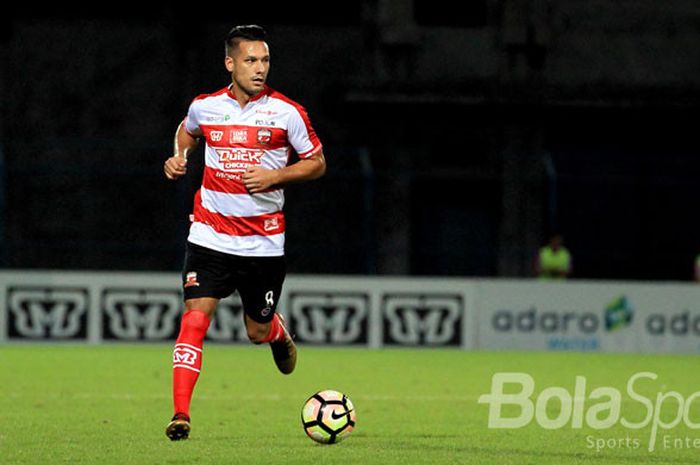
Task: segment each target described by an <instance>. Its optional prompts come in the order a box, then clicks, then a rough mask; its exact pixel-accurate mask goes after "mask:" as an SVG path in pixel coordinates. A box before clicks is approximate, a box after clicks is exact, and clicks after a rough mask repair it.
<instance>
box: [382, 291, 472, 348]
mask: <svg viewBox="0 0 700 465" xmlns="http://www.w3.org/2000/svg"><path fill="white" fill-rule="evenodd" d="M382 315H383V318H384V342H385V344H401V345H434V346H449V345H459V344H460V343H461V341H462V318H463V315H464V302H463V299H462V296H460V295H457V294H387V295H385V296H384V298H383V301H382Z"/></svg>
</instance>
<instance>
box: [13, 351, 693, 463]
mask: <svg viewBox="0 0 700 465" xmlns="http://www.w3.org/2000/svg"><path fill="white" fill-rule="evenodd" d="M171 350H172V346H171V345H169V344H168V345H166V344H157V345H103V346H76V345H5V346H1V347H0V464H3V465H10V464H42V465H45V464H106V465H111V464H120V465H124V464H183V465H185V464H187V465H195V464H196V465H207V464H212V465H213V464H216V465H221V464H237V463H241V464H324V465H326V464H338V465H340V464H343V465H346V464H402V465H414V464H462V463H464V464H468V463H475V464H490V463H498V464H518V465H523V464H537V465H539V464H557V465H559V464H583V463H592V464H617V463H619V464H638V463H664V464H665V463H669V464H685V463H688V464H690V463H697V461H698V459H697V458H698V457H700V429H692V428H690V427H688V426H686V425H685V424H684V423H682V424H680V425H678V426H677V427H674V428H673V429H669V430H659V431H658V432H657V442H656V450H655V451H654V452H649V451H648V450H647V444H648V438H649V435H650V427H645V428H642V429H637V430H632V429H626V428H624V427H622V426H620V425H619V424H617V425H615V426H613V427H612V428H610V429H605V430H593V429H591V428H588V427H585V426H584V428H581V429H574V428H571V424H570V423H569V424H568V425H566V426H565V427H563V428H561V429H551V430H548V429H545V428H542V427H541V426H540V425H539V424H537V423H536V421H534V420H533V421H532V422H531V423H530V424H528V425H527V426H526V427H524V428H520V429H510V430H505V429H489V428H488V427H487V423H488V406H487V405H485V404H479V403H478V402H477V400H478V398H479V396H480V395H481V394H485V393H487V392H489V390H490V387H491V377H492V375H493V374H494V373H496V372H509V371H511V372H512V371H515V372H526V373H528V374H530V375H531V376H532V377H533V378H534V379H535V381H536V389H535V392H536V393H538V392H540V391H541V390H542V389H544V388H547V387H551V386H562V387H564V388H566V389H568V390H569V391H570V392H572V393H573V391H574V383H575V377H576V375H581V376H586V378H587V382H588V393H590V391H591V390H592V389H594V388H596V387H600V386H613V387H615V388H617V389H619V390H620V391H623V395H626V394H624V392H625V388H626V383H627V380H628V379H629V377H630V376H631V375H632V374H634V373H637V372H641V371H649V372H654V373H657V374H658V376H659V378H658V379H657V380H656V381H655V382H645V383H640V386H642V387H643V388H644V389H641V388H640V389H638V390H639V391H640V392H644V394H645V395H647V396H648V397H649V398H650V399H655V396H656V393H657V392H658V391H660V392H666V391H671V390H673V391H678V392H679V393H680V394H681V395H682V396H683V397H685V398H689V397H690V395H691V394H692V393H693V392H695V391H700V370H698V361H699V360H698V357H696V356H661V355H628V354H573V353H524V352H523V353H513V352H498V353H494V352H465V351H459V350H443V349H423V350H420V349H384V350H367V349H359V348H328V347H309V346H302V347H300V352H299V363H298V366H297V370H296V371H295V372H294V373H293V374H292V375H290V376H283V375H281V374H279V373H277V371H276V368H275V366H274V363H273V362H272V359H271V355H270V352H269V349H268V348H266V347H255V346H252V345H250V346H246V345H233V346H225V345H215V344H209V345H208V346H206V347H205V353H204V369H203V372H202V375H201V376H200V380H199V384H198V386H197V388H196V390H195V398H194V401H193V404H192V411H191V413H192V419H193V422H192V434H191V436H190V439H189V440H188V441H180V442H174V443H173V442H170V441H169V440H168V439H167V438H166V436H165V434H164V428H165V425H166V424H167V422H168V420H169V419H170V416H171V415H172V410H171V397H170V392H171V368H170V364H171ZM326 388H331V389H337V390H340V391H342V392H344V393H346V394H347V395H348V396H349V397H350V398H351V399H352V401H353V403H354V404H355V407H356V409H357V427H356V429H355V431H354V432H353V434H352V435H351V436H350V437H349V438H348V439H347V440H346V441H344V442H342V443H340V444H336V445H330V446H323V445H319V444H316V443H314V442H313V441H311V440H310V439H309V438H307V437H306V435H305V434H304V432H303V429H302V427H301V424H300V418H299V417H300V410H301V406H302V404H303V402H304V400H305V399H306V398H307V397H308V396H309V395H311V394H313V393H314V392H316V391H318V390H321V389H326ZM555 404H556V403H555ZM593 404H594V402H592V401H591V402H587V403H586V408H588V407H589V405H593ZM691 406H692V408H691V409H690V410H689V415H690V418H693V419H695V421H697V422H698V423H700V398H698V399H697V401H696V402H694V403H692V404H691ZM622 409H623V413H624V414H625V415H627V416H629V417H630V418H632V419H635V420H637V421H639V420H640V419H642V418H643V417H644V415H645V410H644V408H643V407H642V404H641V403H639V402H634V401H631V400H630V399H628V398H626V399H625V400H623V406H622ZM506 410H507V409H506ZM558 411H559V407H558V406H557V405H553V404H551V405H548V413H551V415H552V416H553V417H554V416H556V414H557V412H558ZM674 412H675V411H674V408H673V405H671V404H670V403H669V404H668V408H666V409H663V410H662V412H661V413H662V416H661V418H662V419H666V420H667V421H670V420H669V419H670V418H671V417H673V414H674ZM506 413H507V412H506ZM511 413H512V412H511ZM691 426H692V425H691ZM698 426H700V425H698ZM665 435H666V436H668V438H667V439H668V443H667V444H666V445H668V446H669V447H665V446H664V443H663V440H664V436H665ZM625 438H628V439H627V441H629V440H631V441H632V442H630V443H629V444H628V445H627V446H625V441H626V439H625ZM674 439H675V440H676V442H675V443H674V442H673V441H674ZM679 439H680V440H681V441H682V442H683V444H682V447H680V445H681V444H680V442H678V440H679ZM694 439H698V441H697V445H698V447H697V448H696V447H695V446H694V445H693V440H694ZM597 440H603V441H605V442H606V444H611V445H612V446H610V447H609V446H607V445H606V446H605V447H603V448H601V449H600V450H596V448H595V447H591V444H596V441H597ZM635 440H636V441H638V442H639V446H638V447H636V448H635V447H634V446H633V444H634V441H635ZM688 441H690V442H688Z"/></svg>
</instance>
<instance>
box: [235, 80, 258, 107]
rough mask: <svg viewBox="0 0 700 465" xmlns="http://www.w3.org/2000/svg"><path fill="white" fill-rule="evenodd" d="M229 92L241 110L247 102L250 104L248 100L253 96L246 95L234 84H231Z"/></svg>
mask: <svg viewBox="0 0 700 465" xmlns="http://www.w3.org/2000/svg"><path fill="white" fill-rule="evenodd" d="M230 90H231V93H232V94H233V96H234V97H235V98H236V101H237V102H238V104H239V105H240V106H241V108H244V107H245V106H246V105H247V104H248V102H250V100H251V99H252V98H253V97H254V96H253V95H250V94H248V93H247V92H245V91H244V90H243V89H241V88H240V87H238V86H237V85H236V84H235V83H233V84H231V87H230Z"/></svg>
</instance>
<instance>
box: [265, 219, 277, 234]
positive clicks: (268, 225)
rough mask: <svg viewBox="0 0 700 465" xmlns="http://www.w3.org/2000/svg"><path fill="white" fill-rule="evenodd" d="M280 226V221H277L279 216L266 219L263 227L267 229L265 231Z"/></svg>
mask: <svg viewBox="0 0 700 465" xmlns="http://www.w3.org/2000/svg"><path fill="white" fill-rule="evenodd" d="M279 227H280V223H279V221H277V218H269V219H266V220H265V222H264V223H263V229H265V231H274V230H275V229H279Z"/></svg>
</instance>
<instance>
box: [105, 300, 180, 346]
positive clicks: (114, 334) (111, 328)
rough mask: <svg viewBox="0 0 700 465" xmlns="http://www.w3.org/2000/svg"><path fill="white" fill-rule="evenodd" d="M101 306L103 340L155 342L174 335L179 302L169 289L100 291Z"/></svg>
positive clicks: (177, 319) (178, 315)
mask: <svg viewBox="0 0 700 465" xmlns="http://www.w3.org/2000/svg"><path fill="white" fill-rule="evenodd" d="M101 307H102V312H103V321H102V326H103V328H102V329H103V338H104V339H123V340H130V341H133V340H152V341H157V340H163V339H170V338H174V337H175V336H177V335H176V334H175V332H176V329H177V324H178V322H179V317H180V313H181V308H182V299H181V297H180V293H179V292H178V291H173V290H170V289H167V290H166V289H138V288H126V289H124V288H120V289H104V290H103V291H102V305H101Z"/></svg>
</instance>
